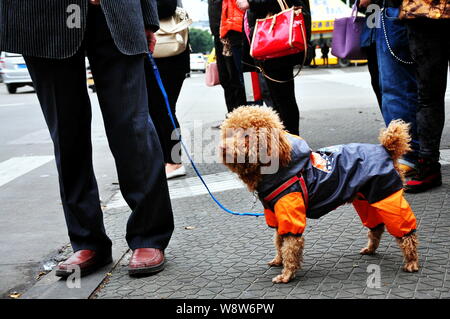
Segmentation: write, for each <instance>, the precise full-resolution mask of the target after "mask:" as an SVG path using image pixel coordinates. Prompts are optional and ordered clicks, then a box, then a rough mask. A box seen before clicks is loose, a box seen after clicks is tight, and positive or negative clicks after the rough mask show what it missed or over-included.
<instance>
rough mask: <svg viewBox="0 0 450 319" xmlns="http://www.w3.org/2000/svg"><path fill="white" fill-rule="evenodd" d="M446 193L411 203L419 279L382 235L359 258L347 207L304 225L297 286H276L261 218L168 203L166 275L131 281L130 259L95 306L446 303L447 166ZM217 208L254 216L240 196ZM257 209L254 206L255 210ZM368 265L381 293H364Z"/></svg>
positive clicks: (361, 238) (360, 231) (360, 242)
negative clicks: (171, 218)
mask: <svg viewBox="0 0 450 319" xmlns="http://www.w3.org/2000/svg"><path fill="white" fill-rule="evenodd" d="M443 173H444V177H443V178H444V184H446V186H444V187H441V188H439V189H436V190H434V191H432V192H429V193H426V194H420V195H414V196H408V200H409V201H410V203H411V205H412V207H413V209H414V211H415V213H416V216H417V218H418V221H419V228H418V235H419V239H420V246H419V247H420V248H419V254H420V264H421V269H420V271H419V272H418V273H415V274H409V273H405V272H403V271H402V270H401V266H402V256H401V253H400V250H399V249H398V246H397V243H396V242H395V240H394V238H392V237H391V236H389V234H387V233H386V234H385V235H384V237H383V239H382V241H381V245H380V247H379V249H378V251H377V252H378V253H377V254H376V255H375V256H361V255H359V253H358V252H359V250H360V248H362V247H364V245H365V244H366V230H365V229H364V228H363V227H362V225H361V222H360V220H359V217H358V215H357V214H356V213H355V212H354V210H353V208H352V207H351V206H349V205H347V206H344V207H341V208H339V209H337V210H336V211H334V212H332V213H330V214H329V215H327V217H325V218H322V219H320V220H318V221H312V220H309V221H308V227H307V232H306V234H305V243H306V244H305V247H306V248H305V253H304V264H303V267H302V269H301V270H300V271H299V272H298V274H297V278H296V279H295V280H293V281H292V282H290V283H288V284H282V285H275V284H272V282H271V279H272V277H274V276H275V275H276V274H277V273H278V271H279V269H277V268H269V267H268V266H267V265H266V262H268V261H270V260H271V258H273V253H274V248H273V244H272V235H273V233H272V230H270V229H268V228H267V227H266V226H265V222H264V219H263V218H247V217H236V216H230V215H228V214H225V213H223V212H221V211H220V210H219V209H218V208H217V207H216V206H215V204H214V203H212V202H211V200H209V198H208V197H207V196H199V197H195V198H191V199H188V200H186V199H180V200H175V201H173V207H174V211H175V217H176V225H177V227H176V231H175V233H174V237H173V240H172V242H171V244H170V246H169V248H168V249H167V251H166V255H167V267H166V270H165V271H164V272H162V273H159V274H157V275H155V276H152V277H146V278H130V277H129V276H128V274H127V268H126V267H127V263H128V259H129V257H130V253H127V254H126V255H125V256H124V257H123V258H122V260H121V261H120V263H119V264H118V266H117V267H116V268H115V269H114V270H113V271H112V275H111V276H109V277H108V279H107V283H105V284H103V285H102V286H101V287H100V288H99V289H98V290H97V291H96V292H95V293H94V294H93V296H92V297H93V298H450V277H449V272H450V261H449V260H450V259H449V257H450V256H449V252H450V243H449V242H448V232H449V229H450V212H449V208H448V207H450V197H449V195H450V187H449V184H450V166H448V165H447V166H444V169H443ZM219 197H220V200H223V203H224V204H225V205H226V206H227V207H229V208H230V209H237V210H240V211H260V207H257V208H256V209H252V208H251V204H252V196H251V195H250V194H248V193H247V192H245V191H244V190H235V191H227V192H223V193H221V194H220V196H219ZM258 206H259V205H258ZM369 265H378V266H380V270H381V287H380V288H368V287H367V284H366V281H367V279H368V276H369V273H367V268H368V266H369Z"/></svg>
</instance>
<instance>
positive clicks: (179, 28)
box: [158, 18, 192, 34]
mask: <svg viewBox="0 0 450 319" xmlns="http://www.w3.org/2000/svg"><path fill="white" fill-rule="evenodd" d="M191 24H192V19H190V18H189V19H187V20H183V21H181V22H180V23H178V24H177V25H175V26H174V27H173V28H172V29H171V30H165V29H163V28H160V29H159V30H158V32H159V33H160V34H168V33H178V32H180V31H183V30H184V29H187V28H188V27H189V26H190V25H191Z"/></svg>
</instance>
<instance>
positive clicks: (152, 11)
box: [141, 0, 159, 32]
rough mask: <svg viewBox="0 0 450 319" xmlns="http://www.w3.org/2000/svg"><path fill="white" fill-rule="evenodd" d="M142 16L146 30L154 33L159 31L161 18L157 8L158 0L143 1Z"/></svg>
mask: <svg viewBox="0 0 450 319" xmlns="http://www.w3.org/2000/svg"><path fill="white" fill-rule="evenodd" d="M141 6H142V15H143V16H144V25H145V28H146V29H149V30H151V31H153V32H156V31H158V29H159V17H158V10H157V6H156V0H141Z"/></svg>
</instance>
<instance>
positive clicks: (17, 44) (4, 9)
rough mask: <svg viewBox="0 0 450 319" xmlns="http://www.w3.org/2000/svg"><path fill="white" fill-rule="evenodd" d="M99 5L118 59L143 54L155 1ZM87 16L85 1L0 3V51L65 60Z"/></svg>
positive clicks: (107, 0) (113, 0) (109, 0)
mask: <svg viewBox="0 0 450 319" xmlns="http://www.w3.org/2000/svg"><path fill="white" fill-rule="evenodd" d="M101 6H102V9H103V12H104V14H105V17H106V20H107V22H108V26H109V29H110V31H111V34H112V37H113V39H114V42H115V44H116V46H117V48H118V49H119V50H120V51H121V52H122V53H123V54H126V55H136V54H142V53H146V52H148V45H147V39H146V36H145V28H147V29H150V30H152V31H156V30H157V29H158V28H159V20H158V13H157V11H156V1H155V0H102V1H101ZM87 11H88V0H20V1H18V0H1V1H0V51H7V52H15V53H21V54H24V55H28V56H34V57H44V58H56V59H62V58H68V57H71V56H73V55H74V54H75V53H76V52H77V51H78V49H79V48H80V46H81V43H82V41H83V37H84V34H85V31H86V20H87ZM78 13H79V14H78ZM77 15H78V16H79V17H76V16H77ZM74 18H75V20H74ZM78 18H79V20H77V19H78ZM68 21H69V22H73V21H75V22H76V21H80V22H81V23H80V25H79V27H78V25H77V24H76V23H75V24H70V23H69V25H72V27H68Z"/></svg>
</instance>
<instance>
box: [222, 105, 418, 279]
mask: <svg viewBox="0 0 450 319" xmlns="http://www.w3.org/2000/svg"><path fill="white" fill-rule="evenodd" d="M249 129H251V130H253V131H252V134H253V136H250V135H251V134H246V133H245V130H249ZM283 132H284V126H283V124H282V122H281V120H280V118H279V116H278V114H277V113H276V112H274V111H273V110H272V109H271V108H267V107H253V106H242V107H240V108H237V109H235V110H234V111H233V112H231V113H230V114H229V115H228V118H227V119H226V120H225V121H224V123H223V124H222V126H221V139H222V141H221V145H220V154H221V157H222V160H223V163H224V164H225V165H226V166H227V167H228V168H229V169H230V170H231V171H232V172H234V173H236V174H237V175H238V176H239V178H240V179H241V180H242V181H243V182H244V183H245V184H246V185H247V187H248V189H249V190H250V191H252V192H253V191H255V190H256V188H257V186H258V183H259V182H260V181H261V167H262V166H264V165H269V164H270V163H261V162H259V161H258V160H256V161H251V160H250V159H252V158H253V159H255V158H258V152H259V151H261V149H262V148H263V149H264V151H265V152H266V153H267V154H268V155H269V156H270V155H273V154H278V155H277V157H276V160H277V161H279V165H280V167H283V166H286V165H288V164H289V162H290V160H291V145H290V143H289V142H288V139H287V137H286V134H282V133H283ZM251 138H253V139H254V140H253V142H252V141H251ZM379 140H380V143H381V144H382V145H383V146H384V147H385V148H386V150H388V152H389V153H390V155H391V157H392V159H393V161H394V167H395V168H396V170H397V171H398V172H399V174H400V176H402V172H401V171H400V170H399V169H398V159H399V158H401V157H402V156H403V155H404V154H405V153H407V152H409V151H410V150H411V148H410V146H409V143H410V141H411V138H410V135H409V125H408V124H406V123H404V122H403V121H400V120H397V121H393V122H392V123H391V124H390V125H389V127H388V128H386V129H383V130H382V131H381V132H380V135H379ZM258 145H259V147H258ZM261 145H262V146H261ZM239 156H243V158H244V159H245V160H244V161H239V160H238V157H239ZM402 179H403V176H402ZM383 232H384V225H383V224H381V225H379V226H377V227H376V228H374V229H372V230H369V233H368V238H369V242H368V245H367V247H365V248H363V249H362V250H361V254H374V253H375V251H376V249H377V248H378V245H379V243H380V239H381V235H382V234H383ZM397 241H398V243H399V246H400V248H401V250H402V252H403V255H404V259H405V265H404V267H403V269H404V270H405V271H408V272H413V271H417V270H418V256H417V245H418V240H417V235H416V234H415V233H413V234H410V235H408V236H404V237H403V238H398V239H397ZM274 244H275V248H276V256H275V258H274V259H273V260H272V261H271V262H269V263H268V264H269V266H273V267H278V266H283V270H282V272H281V274H280V275H278V276H276V277H275V278H273V282H275V283H287V282H289V281H290V280H292V279H293V278H294V277H295V273H296V271H297V270H298V269H299V268H300V266H301V262H302V259H303V248H304V238H303V236H302V237H297V236H290V235H288V236H283V237H282V236H280V235H278V234H277V232H275V236H274Z"/></svg>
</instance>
